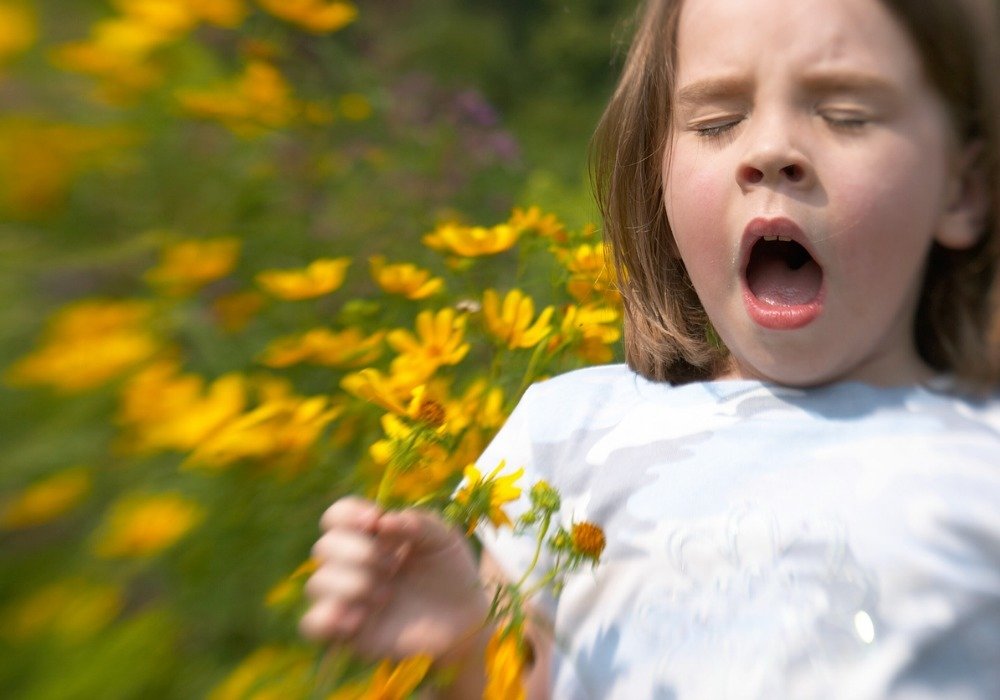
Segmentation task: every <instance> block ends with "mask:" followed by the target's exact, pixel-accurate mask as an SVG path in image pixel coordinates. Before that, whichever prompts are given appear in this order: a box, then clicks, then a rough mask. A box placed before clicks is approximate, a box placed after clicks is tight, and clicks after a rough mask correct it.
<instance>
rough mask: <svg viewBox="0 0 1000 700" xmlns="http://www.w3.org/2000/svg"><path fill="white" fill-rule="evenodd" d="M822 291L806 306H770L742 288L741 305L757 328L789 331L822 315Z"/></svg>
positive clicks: (805, 324)
mask: <svg viewBox="0 0 1000 700" xmlns="http://www.w3.org/2000/svg"><path fill="white" fill-rule="evenodd" d="M824 296H825V295H824V290H823V289H822V288H821V289H820V291H819V294H817V295H816V297H815V298H814V299H813V300H812V301H810V302H809V303H807V304H770V303H767V302H765V301H762V300H761V299H758V298H757V297H756V296H755V295H754V294H753V292H751V291H750V290H749V289H746V288H745V287H744V289H743V304H744V306H746V309H747V313H748V314H749V315H750V318H751V319H752V320H753V321H754V323H756V324H757V325H758V326H762V327H764V328H768V329H770V330H775V331H791V330H795V329H796V328H802V327H803V326H807V325H809V324H810V323H812V322H813V321H815V320H816V318H817V317H819V315H820V314H821V313H823V297H824Z"/></svg>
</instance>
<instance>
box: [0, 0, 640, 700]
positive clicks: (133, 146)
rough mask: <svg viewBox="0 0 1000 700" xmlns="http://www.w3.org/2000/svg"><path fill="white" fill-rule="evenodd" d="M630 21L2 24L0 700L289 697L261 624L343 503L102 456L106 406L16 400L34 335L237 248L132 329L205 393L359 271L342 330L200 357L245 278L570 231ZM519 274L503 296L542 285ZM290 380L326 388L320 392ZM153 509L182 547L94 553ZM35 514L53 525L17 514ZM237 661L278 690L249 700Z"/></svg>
mask: <svg viewBox="0 0 1000 700" xmlns="http://www.w3.org/2000/svg"><path fill="white" fill-rule="evenodd" d="M282 4H284V9H282V7H281V6H282ZM355 9H356V16H355V15H354V14H353V12H354V10H355ZM633 11H634V7H633V3H631V2H623V1H612V0H574V1H573V2H556V1H554V0H479V1H476V2H470V1H466V2H459V1H458V0H454V1H448V0H427V1H424V2H412V1H406V0H373V1H371V2H365V3H363V4H360V5H358V6H357V7H356V8H354V6H351V5H348V4H346V3H337V2H334V3H330V2H327V1H326V0H317V1H316V2H311V1H310V0H294V1H292V0H288V1H287V2H284V3H282V1H281V0H270V1H264V0H261V2H253V1H250V0H247V1H246V2H244V1H243V0H201V1H200V2H195V1H191V0H118V1H115V0H108V1H104V0H74V1H73V2H65V1H64V0H35V1H33V2H26V1H20V0H0V294H2V298H3V299H4V300H5V303H3V304H0V367H2V368H4V369H5V371H6V374H5V381H4V382H3V384H2V385H0V444H2V446H3V448H2V457H0V460H2V461H0V463H2V469H0V508H6V510H0V514H2V513H6V515H5V516H4V517H6V521H5V524H2V525H0V549H2V561H0V615H2V616H3V617H2V618H0V628H2V630H3V631H2V632H0V695H2V696H3V697H18V698H93V697H102V698H117V697H122V698H125V697H139V696H142V697H171V698H189V697H202V696H206V695H209V694H211V693H214V695H213V697H261V698H262V697H294V696H295V695H296V693H300V692H304V691H302V688H304V687H305V686H306V685H308V682H307V681H302V678H305V677H307V676H308V675H309V674H310V673H311V672H312V669H313V667H312V665H311V664H312V657H311V656H310V655H309V652H308V649H307V648H305V647H300V646H296V634H295V620H296V616H297V614H298V610H299V608H297V607H296V606H295V605H294V604H290V605H288V606H285V607H282V604H281V603H280V601H279V602H278V603H276V604H274V605H271V604H269V605H264V604H262V601H264V600H265V599H268V597H269V596H271V597H272V598H280V597H281V591H280V590H277V591H276V588H275V587H276V586H279V585H280V583H281V581H282V580H283V579H284V577H286V576H287V575H288V574H290V573H291V572H293V571H294V570H295V569H296V567H297V566H298V565H299V564H300V563H301V562H302V560H303V558H304V557H305V556H306V555H307V554H308V548H309V545H310V544H311V542H312V540H313V539H314V538H315V534H316V529H315V528H316V525H315V523H316V518H317V515H318V513H319V512H321V510H322V507H323V504H324V503H326V502H327V501H328V499H329V498H331V497H332V496H333V495H335V494H336V493H338V492H340V491H339V490H338V489H344V488H347V487H345V486H344V485H343V484H337V483H334V482H335V481H336V480H335V479H332V478H331V471H330V468H335V467H336V465H335V464H333V465H331V464H329V463H327V464H326V467H329V468H327V469H312V470H305V471H303V472H299V473H297V474H296V477H295V478H293V479H288V478H284V479H282V478H274V477H271V476H268V477H266V478H265V477H259V474H258V473H257V472H253V471H247V470H242V471H236V470H233V471H221V472H220V473H218V474H216V475H213V477H212V478H211V479H206V478H205V477H204V476H203V475H200V474H197V473H193V472H191V471H185V470H179V469H178V464H179V463H180V462H181V459H180V458H179V457H178V456H177V455H176V454H173V453H169V452H164V453H160V454H154V455H144V456H141V457H137V456H136V455H134V454H131V453H129V452H128V450H122V449H120V445H119V442H120V439H121V437H120V429H121V425H120V422H121V420H120V418H116V416H119V415H120V414H119V408H118V401H119V391H120V386H118V385H116V384H115V383H114V382H111V383H106V384H101V385H99V386H95V387H94V388H90V389H88V390H86V391H67V390H65V388H63V389H60V388H59V387H58V386H50V387H44V386H43V387H32V386H24V384H25V382H23V381H18V380H17V378H16V377H15V376H14V375H15V374H16V373H12V372H11V369H10V368H12V367H14V366H15V365H16V363H17V362H18V361H19V358H23V357H25V356H27V355H29V354H30V353H32V352H33V351H34V350H35V349H36V348H37V347H39V345H40V344H42V342H43V338H44V337H45V336H44V333H45V330H44V329H45V328H46V319H47V318H49V316H50V314H52V313H53V312H54V311H55V310H57V309H59V308H61V307H63V306H64V305H66V304H68V303H70V302H72V301H74V300H77V299H83V298H102V299H129V298H139V297H144V296H148V293H149V292H148V288H149V284H150V283H149V281H148V279H147V278H146V277H145V276H144V275H145V273H146V271H147V270H149V269H150V268H151V267H153V266H154V265H155V264H156V262H157V260H158V259H159V257H158V256H159V255H160V254H161V251H162V249H163V247H164V246H165V245H169V244H171V243H173V242H176V241H178V240H185V239H213V238H221V237H235V238H237V239H239V240H240V241H241V245H242V252H241V255H240V261H239V265H238V266H237V268H236V269H235V270H234V271H233V272H232V274H231V275H229V276H228V277H227V278H226V279H225V280H222V281H221V282H219V283H218V284H217V285H216V286H215V287H212V288H211V289H210V293H209V294H208V297H206V298H200V299H199V301H198V302H197V303H195V302H193V301H183V300H182V301H178V302H176V303H172V304H171V305H168V306H166V307H159V308H160V311H159V312H158V313H159V314H160V315H159V316H158V317H157V318H160V319H161V320H160V323H161V324H165V327H161V328H159V329H158V332H161V333H162V334H163V335H169V336H170V338H171V342H172V347H175V348H177V349H178V350H177V352H179V354H180V355H181V356H182V357H183V364H184V367H185V369H186V370H188V371H193V372H196V373H198V374H199V375H200V376H204V377H205V378H206V381H209V380H212V379H214V378H217V377H219V376H222V375H224V374H225V373H227V372H234V371H243V370H245V369H246V368H249V367H252V366H253V365H254V360H255V357H257V356H258V354H259V353H260V351H261V348H262V347H263V346H264V345H266V343H267V341H268V340H269V339H271V338H273V337H274V336H275V335H276V334H280V333H288V332H292V331H294V330H302V329H303V328H304V327H306V326H307V325H308V324H311V323H313V322H314V319H316V318H326V317H329V318H334V317H336V318H337V319H338V321H340V322H344V323H347V322H348V321H351V320H352V319H354V318H355V317H357V318H363V317H365V315H366V314H368V315H369V317H370V316H371V314H372V313H373V312H372V310H371V308H370V307H369V306H366V305H365V303H364V302H363V300H364V299H365V298H367V297H368V296H370V295H371V292H372V284H371V281H370V280H367V281H366V279H365V278H364V275H361V274H359V275H355V276H352V277H349V278H348V281H347V282H346V286H345V288H344V291H343V292H342V296H343V297H345V298H351V299H354V300H355V301H354V302H352V303H344V304H340V305H339V306H334V305H333V304H332V302H329V303H328V302H324V301H322V300H320V301H318V302H317V303H316V304H312V305H310V306H309V307H308V309H307V310H303V308H301V307H296V306H288V307H280V308H276V309H271V313H270V315H269V316H268V320H267V322H266V323H264V322H258V321H252V322H248V321H247V320H246V319H243V320H241V319H240V318H236V319H235V320H234V321H233V324H234V325H235V326H239V330H238V331H234V330H232V329H230V331H229V334H228V335H226V334H225V333H222V332H220V331H219V329H218V327H217V326H218V324H217V323H213V318H212V317H211V314H210V312H211V311H212V310H213V309H214V311H215V312H218V310H219V307H218V306H211V304H210V302H211V303H214V302H217V301H218V300H219V299H221V298H223V297H226V296H227V295H229V294H234V295H238V294H239V293H240V292H242V291H244V290H245V289H247V288H252V287H253V282H252V280H253V274H254V273H255V272H257V271H260V270H262V269H265V268H271V267H278V268H293V267H297V266H301V265H303V264H305V263H306V262H308V261H310V260H312V259H315V258H319V257H324V256H350V257H351V258H352V259H354V260H355V261H356V262H355V266H356V267H357V268H358V270H356V271H357V272H360V271H361V270H362V269H363V268H364V266H365V264H366V263H364V262H363V261H365V260H367V258H368V257H369V256H370V255H372V254H374V253H382V254H385V255H387V256H389V257H391V258H393V259H396V260H409V261H413V262H415V263H417V264H431V263H430V261H431V259H432V258H433V257H434V254H433V253H432V252H430V251H428V250H427V249H426V248H425V247H424V246H422V245H421V243H420V239H421V236H422V235H424V234H426V233H427V232H429V231H431V230H432V229H434V227H435V226H436V225H438V224H440V223H442V222H445V221H457V222H463V223H467V224H482V225H487V226H489V225H493V224H496V223H498V222H503V221H505V220H506V219H507V218H508V217H509V216H510V213H511V209H512V207H514V206H522V207H528V206H532V205H534V206H539V207H541V209H542V210H543V211H546V212H553V213H555V214H556V215H557V216H558V217H559V219H560V220H561V221H562V222H563V223H565V225H566V227H567V228H569V229H572V230H582V229H583V227H585V225H586V224H588V223H596V215H595V209H594V207H593V204H592V202H591V196H590V191H589V184H588V179H587V173H586V157H587V146H588V139H589V136H590V133H591V131H592V129H593V127H594V125H595V123H596V121H597V119H598V117H599V115H600V112H601V110H602V108H603V104H604V102H605V100H606V99H607V97H608V95H609V93H610V91H611V89H612V85H613V80H614V77H615V75H616V71H617V69H618V67H619V65H620V62H621V59H622V58H623V54H624V51H625V43H624V42H625V41H626V40H627V36H628V31H629V20H630V17H631V14H632V12H633ZM516 262H517V260H515V259H514V258H512V257H506V258H505V257H503V256H502V255H501V256H499V257H497V258H496V259H495V260H493V261H492V262H484V263H477V266H476V267H474V268H462V267H461V266H458V267H457V268H456V269H455V270H453V272H455V274H456V275H457V279H462V278H463V276H464V278H466V279H467V282H468V290H469V291H470V292H473V291H475V290H477V289H482V288H484V287H485V286H489V285H500V286H506V287H508V288H509V287H510V286H512V284H513V283H514V281H515V263H516ZM523 263H524V260H521V261H520V265H519V266H518V267H517V269H518V270H519V272H517V273H516V274H517V275H518V277H517V278H516V281H517V283H518V284H519V285H521V286H523V287H524V288H526V289H529V290H532V289H537V290H543V289H545V288H546V287H547V286H549V285H550V280H549V279H548V278H546V277H545V276H544V275H543V274H542V273H541V272H538V273H536V272H532V270H533V268H532V265H531V264H528V265H524V264H523ZM533 275H534V277H533ZM549 291H551V290H549ZM236 298H239V297H238V296H237V297H236ZM236 306H237V307H238V304H236ZM163 308H166V309H167V311H165V312H164V311H163ZM417 308H419V307H417V306H414V307H412V308H409V307H407V310H403V311H399V312H398V314H397V316H396V317H395V320H394V322H396V323H401V322H404V321H407V320H408V321H409V322H412V318H413V315H414V314H415V313H416V310H417ZM233 313H234V314H235V315H236V316H237V317H238V316H239V312H238V310H237V311H234V312H233ZM251 313H252V310H248V311H247V314H248V315H249V314H251ZM393 313H395V312H393ZM163 319H166V320H163ZM380 319H381V321H382V322H385V317H380ZM216 320H217V319H216ZM515 364H516V363H515ZM71 371H72V370H71ZM338 376H339V375H338ZM518 376H519V375H518ZM511 381H512V382H513V383H514V384H516V381H515V380H511ZM296 382H297V383H296V388H297V389H298V390H299V391H302V392H303V393H319V392H327V391H331V390H332V389H333V388H335V387H336V379H335V378H331V377H329V376H326V375H324V374H323V373H321V372H319V371H303V372H301V373H299V374H298V375H296ZM29 384H30V382H29ZM151 400H153V399H152V398H151ZM363 443H364V441H363V440H362V441H361V442H360V443H359V444H363ZM349 449H354V450H356V451H359V450H362V449H363V447H357V446H355V447H353V448H349ZM328 459H329V460H333V461H336V460H337V459H344V457H343V455H341V456H333V457H329V458H328ZM321 463H322V460H321ZM73 470H79V471H73ZM67 474H68V476H67ZM80 474H85V475H86V476H85V477H81V478H83V479H84V482H85V483H86V487H85V489H84V490H85V491H86V497H85V498H78V497H77V496H74V493H76V492H75V491H74V488H76V487H75V486H74V485H73V484H74V483H83V482H74V481H73V479H74V478H77V476H79V475H80ZM53 475H62V476H61V477H60V478H62V479H63V481H61V482H58V481H57V482H47V481H46V480H47V479H50V478H52V477H53ZM258 477H259V478H258ZM344 478H347V477H346V476H345V477H344ZM53 483H55V486H53ZM38 484H48V488H49V491H44V490H41V491H37V492H35V496H36V497H37V498H39V499H41V501H43V503H42V505H40V506H37V508H40V509H41V510H39V511H38V512H39V513H41V515H39V514H37V513H36V515H34V516H33V515H32V514H31V512H28V515H24V512H21V514H20V515H18V514H17V513H15V512H14V510H13V509H14V505H13V504H15V503H16V502H17V501H18V499H19V498H20V499H22V500H23V496H24V494H25V493H26V490H28V489H29V488H30V487H31V486H33V485H36V486H37V485H38ZM60 489H62V491H60ZM78 490H79V489H78ZM165 490H170V491H171V492H173V491H179V492H182V493H183V494H184V495H185V496H186V497H188V498H191V499H193V500H195V501H197V502H198V503H199V504H200V507H201V509H202V510H201V511H200V512H201V515H200V516H198V517H200V518H202V519H204V522H203V523H202V525H201V526H200V527H199V528H198V529H197V531H196V532H195V533H194V534H192V535H191V536H190V537H189V538H188V539H186V540H185V546H183V547H179V548H173V549H167V550H166V551H164V552H163V553H162V554H160V555H159V556H157V557H153V558H149V557H145V558H143V557H138V558H134V559H129V558H119V559H115V558H104V559H102V558H100V557H95V556H94V553H93V552H94V548H95V545H94V542H95V538H97V537H100V533H101V532H103V531H104V530H107V529H108V528H111V527H113V523H112V524H109V520H108V516H107V515H106V514H107V513H108V511H109V508H111V504H112V503H116V502H117V500H116V499H118V497H119V496H120V494H123V493H132V492H143V491H150V492H160V491H165ZM46 494H47V495H46ZM46 498H48V499H49V501H48V502H47V503H48V506H46V505H45V502H44V501H45V499H46ZM60 498H62V499H64V501H65V502H66V504H67V505H66V506H65V508H63V510H62V511H61V512H59V513H58V514H57V515H58V517H56V516H55V515H53V516H52V517H47V516H45V515H44V512H43V511H44V510H45V508H46V507H49V508H50V510H52V512H53V513H55V511H58V510H59V503H60V501H59V499H60ZM53 503H54V504H55V505H53ZM19 507H20V506H19ZM22 510H23V508H22ZM29 511H30V508H29ZM19 512H20V511H19ZM162 517H163V518H164V519H165V520H166V521H169V522H175V521H176V520H177V519H178V518H179V519H181V520H183V513H182V512H178V513H172V512H171V511H169V509H168V510H167V512H165V514H163V515H162ZM19 518H20V519H19ZM32 518H35V520H34V521H33V520H32ZM102 528H103V530H102ZM293 578H294V577H293ZM300 579H301V576H299V577H298V579H296V580H298V581H299V583H300ZM110 621H113V622H110ZM248 663H249V666H247V664H248ZM241 664H243V665H241ZM254 664H257V666H259V667H260V668H265V667H266V668H268V669H271V672H273V673H275V674H277V675H279V676H281V677H282V679H284V680H282V681H281V683H286V682H287V683H291V684H292V685H291V686H288V687H285V686H282V685H281V683H278V684H277V685H274V684H272V685H270V686H268V685H267V683H263V682H262V681H261V680H260V674H259V673H258V671H259V669H258V670H257V671H254V670H253V668H252V667H253V666H254ZM234 669H236V671H234ZM239 669H244V670H243V671H240V670H239ZM247 669H249V670H247ZM240 672H242V673H243V674H244V675H243V677H242V680H241V677H240V676H239V673H240ZM255 673H257V674H258V675H257V676H255V675H254V674H255ZM248 678H250V679H251V680H247V679H248ZM227 679H228V680H227ZM254 679H256V680H254ZM288 679H291V680H288ZM296 679H299V680H296ZM262 683H263V685H262ZM295 683H299V685H298V686H295ZM241 684H242V685H241ZM255 684H256V685H255ZM265 686H267V687H265ZM292 686H295V688H296V689H295V690H293V689H290V688H291V687H292ZM255 688H256V689H255ZM213 689H214V690H213ZM269 693H270V694H269Z"/></svg>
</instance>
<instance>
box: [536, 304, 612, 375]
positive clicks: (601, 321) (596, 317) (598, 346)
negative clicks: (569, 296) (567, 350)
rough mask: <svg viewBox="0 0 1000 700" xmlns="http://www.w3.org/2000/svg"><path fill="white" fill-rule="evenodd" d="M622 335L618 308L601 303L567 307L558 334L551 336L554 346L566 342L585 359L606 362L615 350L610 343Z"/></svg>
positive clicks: (551, 345) (551, 344) (551, 343)
mask: <svg viewBox="0 0 1000 700" xmlns="http://www.w3.org/2000/svg"><path fill="white" fill-rule="evenodd" d="M620 338H621V327H620V324H619V321H618V311H617V310H616V309H612V308H608V307H604V306H593V305H587V306H574V305H572V304H571V305H569V306H567V307H566V313H565V315H564V316H563V320H562V323H561V324H560V328H559V335H557V336H556V337H554V338H552V340H551V341H550V347H552V348H553V349H554V348H555V346H557V345H559V344H561V343H568V344H570V345H571V346H572V347H573V350H574V352H576V354H577V355H579V356H580V357H582V358H583V359H584V360H586V361H588V362H594V363H598V362H609V361H610V360H611V359H612V358H613V356H614V353H612V352H611V349H610V348H609V347H608V346H609V345H611V344H613V343H616V342H618V340H619V339H620Z"/></svg>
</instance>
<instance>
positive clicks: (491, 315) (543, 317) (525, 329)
mask: <svg viewBox="0 0 1000 700" xmlns="http://www.w3.org/2000/svg"><path fill="white" fill-rule="evenodd" d="M554 311H555V309H554V308H553V307H551V306H548V307H546V308H545V309H544V310H543V311H542V312H541V313H540V314H538V318H537V319H535V321H534V323H532V318H533V317H534V315H535V302H534V301H533V300H532V298H531V297H529V296H527V295H526V294H524V292H522V291H521V290H520V289H512V290H511V291H510V292H508V293H507V295H506V296H505V297H504V299H503V303H502V305H501V302H500V296H499V295H498V294H497V292H496V290H494V289H487V290H486V291H485V292H484V293H483V319H484V320H485V321H486V329H487V330H488V331H489V332H490V333H491V334H492V335H493V336H494V337H496V338H497V339H498V340H500V341H501V342H502V343H504V344H505V345H506V346H507V347H509V348H511V349H516V348H531V347H534V346H535V345H538V343H540V342H541V341H542V340H544V339H545V337H546V336H547V335H548V334H549V333H550V332H551V330H552V326H551V325H550V324H549V321H550V320H551V318H552V314H553V313H554Z"/></svg>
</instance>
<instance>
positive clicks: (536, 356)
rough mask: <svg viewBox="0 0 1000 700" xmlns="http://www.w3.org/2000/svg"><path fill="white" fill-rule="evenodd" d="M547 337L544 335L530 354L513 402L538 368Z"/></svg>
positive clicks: (523, 390) (522, 391) (525, 389)
mask: <svg viewBox="0 0 1000 700" xmlns="http://www.w3.org/2000/svg"><path fill="white" fill-rule="evenodd" d="M548 337H549V336H548V335H546V336H545V338H542V339H541V340H540V341H538V344H537V345H536V346H535V350H534V352H532V353H531V359H530V360H528V367H527V369H525V370H524V377H523V378H522V379H521V386H520V387H518V389H517V394H515V396H514V398H515V400H516V399H518V398H520V397H521V396H522V395H523V394H524V392H525V391H527V390H528V387H529V386H530V385H531V382H532V380H533V379H534V377H535V369H536V368H537V367H538V361H539V360H540V359H541V357H542V354H543V353H544V352H545V341H546V339H547V338H548Z"/></svg>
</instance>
